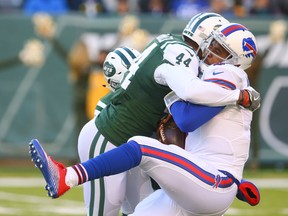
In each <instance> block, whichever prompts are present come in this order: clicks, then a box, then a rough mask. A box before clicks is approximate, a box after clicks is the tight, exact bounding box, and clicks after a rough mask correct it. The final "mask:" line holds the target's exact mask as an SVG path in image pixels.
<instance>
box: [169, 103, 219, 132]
mask: <svg viewBox="0 0 288 216" xmlns="http://www.w3.org/2000/svg"><path fill="white" fill-rule="evenodd" d="M223 109H224V106H219V107H209V106H204V105H199V104H192V103H188V102H184V101H177V102H175V103H173V104H172V106H171V107H170V111H171V115H172V116H173V119H174V121H175V123H176V124H177V126H178V127H179V128H180V130H181V131H183V132H192V131H194V130H196V129H197V128H199V127H200V126H202V125H203V124H205V123H206V122H208V121H209V120H210V119H212V118H213V117H214V116H215V115H217V114H218V113H219V112H221V111H222V110H223Z"/></svg>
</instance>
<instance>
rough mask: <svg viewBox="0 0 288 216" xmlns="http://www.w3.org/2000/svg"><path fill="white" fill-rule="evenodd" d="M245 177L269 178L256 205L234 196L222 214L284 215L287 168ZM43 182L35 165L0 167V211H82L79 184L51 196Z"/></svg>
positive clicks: (65, 214)
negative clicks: (62, 192) (55, 195)
mask: <svg viewBox="0 0 288 216" xmlns="http://www.w3.org/2000/svg"><path fill="white" fill-rule="evenodd" d="M245 178H247V179H252V178H253V179H255V180H257V181H259V180H265V179H270V180H269V181H270V182H269V181H268V182H266V183H265V182H264V183H265V184H262V183H261V182H262V181H260V182H259V184H260V185H261V187H260V192H261V202H260V204H259V205H258V206H256V207H251V206H249V205H248V204H246V203H244V202H240V201H238V200H237V199H236V200H235V201H234V203H233V205H232V206H231V208H230V209H229V210H228V212H227V213H226V214H225V215H226V216H229V215H231V216H232V215H235V216H244V215H251V216H253V215H255V216H257V215H259V216H260V215H261V216H284V215H288V201H287V197H288V172H287V171H286V172H283V171H282V172H276V171H273V170H264V171H263V170H262V171H257V172H255V171H249V170H248V171H246V172H245ZM274 181H275V182H274ZM281 182H282V183H281ZM283 183H284V184H283ZM44 185H45V183H44V180H43V179H42V178H41V176H40V173H39V172H38V170H37V169H36V168H35V169H33V167H27V168H14V167H9V168H3V167H0V215H7V216H9V215H15V216H16V215H17V216H34V215H35V216H45V215H47V216H50V215H57V216H58V215H59V216H60V215H61V216H72V215H75V216H76V215H77V216H78V215H85V208H84V203H83V198H82V187H81V186H80V187H77V188H73V189H72V190H70V191H69V192H68V193H67V194H65V195H64V196H63V197H61V198H58V199H55V200H52V199H51V198H49V197H47V196H46V191H45V190H44ZM257 185H258V184H257ZM260 185H258V186H260ZM269 185H270V187H269ZM281 185H282V186H281Z"/></svg>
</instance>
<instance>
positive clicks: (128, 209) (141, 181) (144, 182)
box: [122, 167, 154, 215]
mask: <svg viewBox="0 0 288 216" xmlns="http://www.w3.org/2000/svg"><path fill="white" fill-rule="evenodd" d="M153 191H154V190H153V188H152V184H151V180H150V177H149V176H148V175H147V174H146V173H145V172H144V171H143V170H142V169H140V168H139V167H134V168H133V169H130V170H129V171H127V185H126V193H125V200H124V202H123V204H122V213H124V214H125V215H128V214H131V213H133V212H134V210H135V207H136V205H137V204H138V203H139V202H140V201H142V200H143V199H144V198H146V197H147V196H148V195H150V194H151V193H153Z"/></svg>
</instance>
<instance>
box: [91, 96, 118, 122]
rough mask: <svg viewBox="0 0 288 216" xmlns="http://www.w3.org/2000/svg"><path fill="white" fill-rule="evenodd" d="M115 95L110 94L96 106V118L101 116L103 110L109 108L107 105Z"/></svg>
mask: <svg viewBox="0 0 288 216" xmlns="http://www.w3.org/2000/svg"><path fill="white" fill-rule="evenodd" d="M113 95H114V92H109V93H108V94H106V95H105V96H103V97H102V98H101V99H100V100H99V101H98V103H97V104H96V107H95V110H94V117H95V116H97V115H99V113H100V112H101V111H102V109H104V108H105V107H106V106H107V104H109V103H110V100H111V98H112V96H113Z"/></svg>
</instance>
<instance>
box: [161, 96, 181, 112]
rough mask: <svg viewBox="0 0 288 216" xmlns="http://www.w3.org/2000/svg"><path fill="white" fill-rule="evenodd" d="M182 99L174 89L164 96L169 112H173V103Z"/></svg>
mask: <svg viewBox="0 0 288 216" xmlns="http://www.w3.org/2000/svg"><path fill="white" fill-rule="evenodd" d="M181 100H182V99H181V98H179V97H178V96H177V95H176V94H175V92H174V91H171V92H169V93H168V94H167V95H166V96H165V97H164V102H165V105H166V107H167V109H168V111H169V113H170V114H171V112H170V107H171V105H172V104H173V103H175V102H176V101H181Z"/></svg>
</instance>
